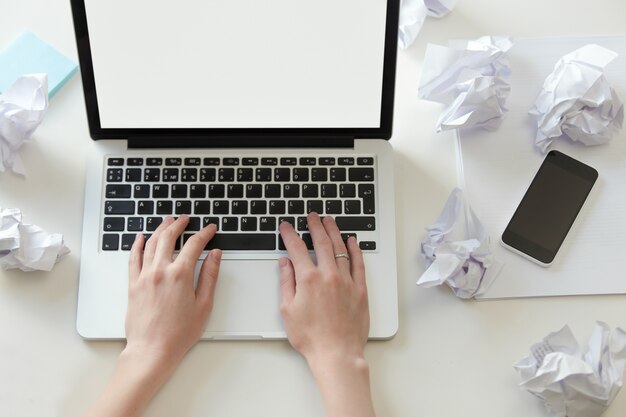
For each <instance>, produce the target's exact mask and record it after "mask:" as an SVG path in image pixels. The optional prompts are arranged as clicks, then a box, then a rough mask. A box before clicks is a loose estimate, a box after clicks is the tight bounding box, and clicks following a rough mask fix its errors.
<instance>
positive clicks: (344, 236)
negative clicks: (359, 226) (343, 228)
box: [341, 233, 357, 242]
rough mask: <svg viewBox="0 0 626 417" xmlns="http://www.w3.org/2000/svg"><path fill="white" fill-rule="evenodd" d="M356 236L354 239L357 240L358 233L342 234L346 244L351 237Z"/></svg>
mask: <svg viewBox="0 0 626 417" xmlns="http://www.w3.org/2000/svg"><path fill="white" fill-rule="evenodd" d="M352 236H354V238H355V239H356V238H357V237H356V233H342V234H341V240H343V241H344V242H346V241H347V240H348V239H349V238H350V237H352Z"/></svg>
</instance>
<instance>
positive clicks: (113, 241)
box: [102, 233, 120, 250]
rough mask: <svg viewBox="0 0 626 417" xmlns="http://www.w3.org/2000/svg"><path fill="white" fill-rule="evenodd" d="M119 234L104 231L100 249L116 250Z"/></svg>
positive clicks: (118, 243)
mask: <svg viewBox="0 0 626 417" xmlns="http://www.w3.org/2000/svg"><path fill="white" fill-rule="evenodd" d="M119 245H120V235H118V234H117V233H105V234H103V235H102V250H118V249H119Z"/></svg>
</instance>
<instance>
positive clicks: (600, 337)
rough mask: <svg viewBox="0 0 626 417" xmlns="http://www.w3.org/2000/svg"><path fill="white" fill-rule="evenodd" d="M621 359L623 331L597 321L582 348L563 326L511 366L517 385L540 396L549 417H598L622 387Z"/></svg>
mask: <svg viewBox="0 0 626 417" xmlns="http://www.w3.org/2000/svg"><path fill="white" fill-rule="evenodd" d="M625 365H626V332H624V330H622V329H620V328H617V329H615V330H614V331H613V332H611V329H610V328H609V326H608V325H607V324H605V323H602V322H597V323H596V327H595V329H594V331H593V334H592V335H591V338H590V339H589V343H588V348H587V350H586V351H583V349H582V348H581V347H580V346H579V344H578V342H577V341H576V338H575V337H574V335H573V334H572V331H571V330H570V328H569V327H568V326H564V327H563V328H562V329H561V330H559V331H557V332H554V333H550V334H549V335H547V336H546V337H545V338H543V340H542V341H540V342H539V343H536V344H534V345H532V346H531V348H530V355H529V356H528V357H525V358H523V359H521V360H520V361H519V362H517V363H516V364H515V365H514V367H515V369H516V370H517V371H518V372H519V374H520V376H521V377H522V379H523V381H522V382H521V383H520V387H521V388H523V389H525V390H527V391H528V392H530V393H531V394H533V395H534V396H536V397H537V398H539V399H541V400H542V401H543V402H544V404H545V407H546V409H547V410H548V414H549V415H550V416H551V417H597V416H599V415H600V414H602V413H603V412H604V411H605V410H606V409H607V408H608V407H609V405H611V402H612V401H613V399H614V398H615V396H616V395H617V393H618V392H619V390H620V388H621V387H622V383H623V376H624V366H625Z"/></svg>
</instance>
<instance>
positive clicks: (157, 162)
mask: <svg viewBox="0 0 626 417" xmlns="http://www.w3.org/2000/svg"><path fill="white" fill-rule="evenodd" d="M105 165H106V178H105V183H106V185H105V189H104V192H105V195H104V199H103V201H104V207H103V213H104V216H103V217H102V218H103V222H102V225H101V226H102V228H101V230H102V233H101V249H102V250H104V251H118V250H122V251H125V250H126V251H127V250H130V248H131V246H132V244H133V241H134V239H135V235H136V234H137V233H140V232H141V233H144V235H145V236H146V237H147V238H150V236H151V234H152V233H153V232H154V231H155V230H156V228H157V227H158V226H159V224H161V222H162V221H163V219H164V218H165V217H167V216H174V217H176V216H178V215H181V214H187V215H189V217H190V219H189V225H188V226H187V229H186V230H185V232H184V234H183V236H181V238H180V239H179V241H178V242H177V245H176V249H177V250H179V249H180V247H181V245H182V244H184V242H185V241H186V240H187V239H188V238H189V237H190V236H193V234H194V233H195V232H197V231H199V230H200V229H201V228H202V227H204V226H207V225H208V224H210V223H214V224H215V225H217V228H218V231H219V232H218V234H217V235H216V236H215V237H214V238H213V239H212V240H211V241H210V242H209V244H208V245H207V247H206V249H207V250H210V249H213V248H220V249H222V250H225V251H269V252H273V251H276V250H285V246H284V244H283V242H282V239H281V237H280V234H279V232H278V225H279V224H280V223H281V222H282V221H288V222H290V223H291V224H292V225H293V226H294V228H295V229H296V230H297V231H298V233H299V234H300V236H301V237H302V239H303V240H304V242H305V243H306V244H307V247H308V248H309V249H312V248H313V244H312V241H311V235H310V233H309V232H308V229H307V223H306V215H307V214H308V213H310V212H312V211H315V212H317V213H318V214H320V215H321V216H324V215H330V216H333V217H334V218H335V221H336V222H337V225H338V226H339V229H340V230H341V232H342V237H343V238H344V240H345V239H347V238H348V237H349V236H356V238H357V240H358V241H359V246H360V247H361V249H362V250H365V251H371V250H375V249H376V238H377V233H375V231H376V203H375V201H376V198H375V195H376V193H375V181H374V178H375V177H376V164H375V158H374V156H359V157H355V156H345V157H337V156H332V157H330V156H329V157H318V156H315V157H314V156H311V157H297V156H293V157H276V158H271V157H268V158H257V157H236V156H233V157H207V158H198V157H191V158H183V157H169V158H167V157H148V158H139V157H132V158H128V157H114V156H107V157H106V158H105Z"/></svg>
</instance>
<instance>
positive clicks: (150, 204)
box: [137, 200, 154, 214]
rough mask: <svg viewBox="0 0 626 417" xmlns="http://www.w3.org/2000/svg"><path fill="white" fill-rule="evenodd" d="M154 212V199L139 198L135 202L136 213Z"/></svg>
mask: <svg viewBox="0 0 626 417" xmlns="http://www.w3.org/2000/svg"><path fill="white" fill-rule="evenodd" d="M152 213H154V201H151V200H141V201H139V202H137V214H152Z"/></svg>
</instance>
